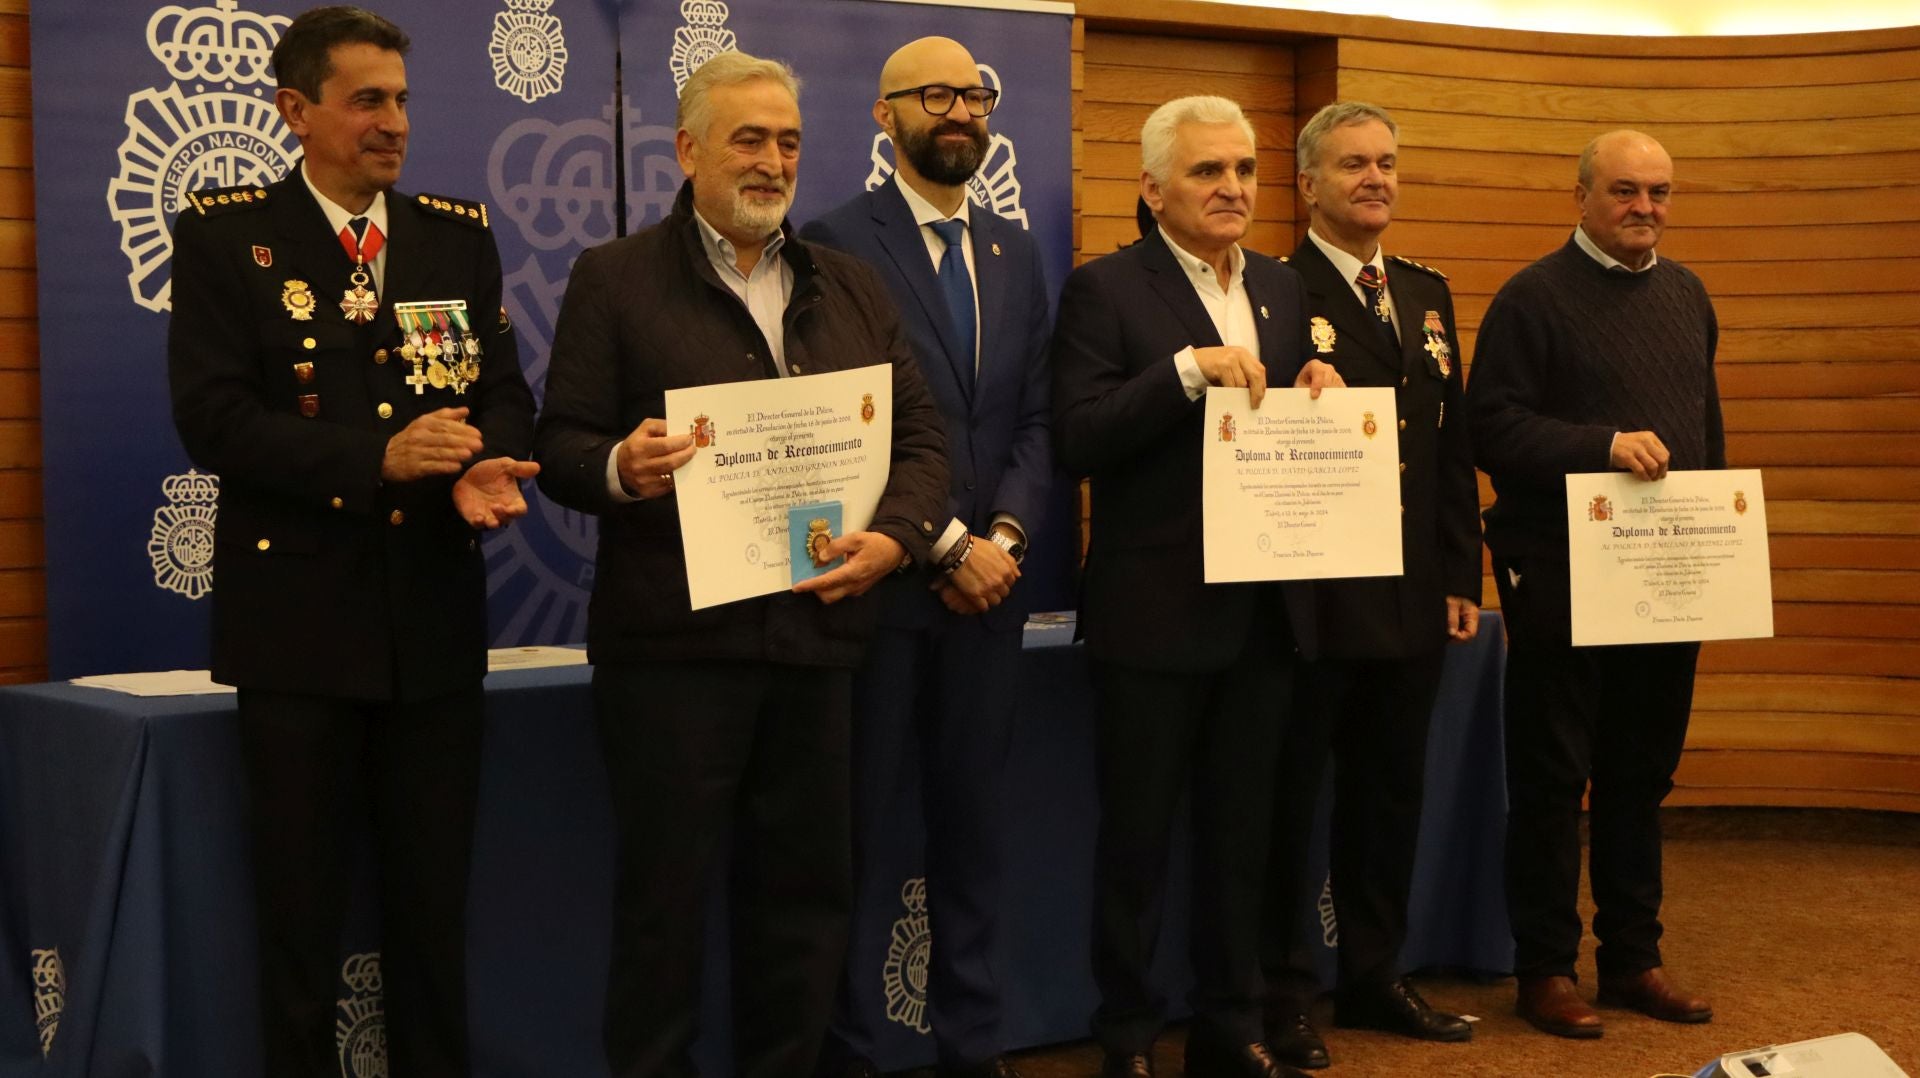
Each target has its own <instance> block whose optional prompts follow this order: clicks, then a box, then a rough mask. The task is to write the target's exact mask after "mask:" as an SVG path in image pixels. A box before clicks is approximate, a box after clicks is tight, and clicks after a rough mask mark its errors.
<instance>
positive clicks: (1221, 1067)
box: [1187, 1034, 1303, 1078]
mask: <svg viewBox="0 0 1920 1078" xmlns="http://www.w3.org/2000/svg"><path fill="white" fill-rule="evenodd" d="M1187 1078H1303V1076H1302V1075H1301V1073H1300V1072H1299V1071H1297V1070H1294V1069H1293V1068H1292V1067H1289V1066H1287V1065H1286V1064H1285V1063H1282V1062H1280V1061H1278V1060H1276V1059H1274V1058H1273V1053H1271V1052H1269V1051H1267V1046H1266V1045H1264V1044H1261V1043H1260V1042H1259V1041H1255V1042H1253V1043H1252V1044H1240V1045H1219V1044H1214V1043H1213V1042H1212V1041H1211V1040H1210V1039H1209V1038H1206V1037H1195V1036H1192V1035H1191V1034H1189V1035H1188V1037H1187Z"/></svg>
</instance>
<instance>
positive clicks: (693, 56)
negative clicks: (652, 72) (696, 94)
mask: <svg viewBox="0 0 1920 1078" xmlns="http://www.w3.org/2000/svg"><path fill="white" fill-rule="evenodd" d="M727 14H728V12H727V5H725V4H723V3H721V2H720V0H680V17H681V18H683V19H685V20H687V24H686V25H685V26H682V27H680V28H679V29H677V30H675V31H674V32H673V53H672V55H670V56H669V57H668V58H667V68H668V69H669V70H670V71H672V72H673V92H674V93H676V94H677V93H679V92H680V91H681V90H684V89H686V88H687V78H688V77H689V76H691V75H692V74H693V73H694V72H696V71H698V70H700V65H701V64H704V63H706V62H707V61H708V60H711V59H713V58H714V57H716V56H718V55H720V54H721V53H723V52H732V51H733V50H734V49H736V48H738V47H739V43H738V39H737V38H736V37H735V36H734V33H733V31H732V30H729V29H727Z"/></svg>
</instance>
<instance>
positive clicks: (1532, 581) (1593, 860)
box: [1494, 559, 1700, 977]
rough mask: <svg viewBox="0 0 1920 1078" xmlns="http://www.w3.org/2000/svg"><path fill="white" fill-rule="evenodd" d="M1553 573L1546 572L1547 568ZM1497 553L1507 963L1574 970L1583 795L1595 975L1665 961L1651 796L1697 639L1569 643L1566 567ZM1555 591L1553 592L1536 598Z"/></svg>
mask: <svg viewBox="0 0 1920 1078" xmlns="http://www.w3.org/2000/svg"><path fill="white" fill-rule="evenodd" d="M1556 568H1557V569H1558V572H1555V569H1556ZM1514 569H1515V565H1514V564H1513V563H1509V562H1503V561H1501V560H1499V559H1496V560H1495V562H1494V576H1495V579H1496V581H1497V583H1498V586H1499V589H1500V602H1501V606H1502V609H1503V610H1504V611H1505V614H1506V619H1507V625H1508V638H1509V645H1508V652H1507V673H1506V723H1507V729H1506V741H1507V806H1508V807H1507V907H1508V913H1509V915H1510V916H1511V918H1512V920H1513V938H1514V972H1515V973H1517V974H1519V975H1520V976H1567V977H1571V976H1573V970H1574V961H1575V959H1576V958H1577V957H1578V955H1579V951H1580V933H1581V924H1580V913H1579V907H1578V902H1579V893H1580V797H1581V794H1582V793H1586V794H1587V796H1588V804H1589V807H1590V810H1591V811H1590V813H1589V819H1588V838H1589V842H1590V844H1591V846H1590V850H1589V853H1588V859H1589V860H1588V871H1589V874H1590V877H1591V879H1590V886H1591V887H1592V889H1593V902H1594V907H1595V913H1594V918H1593V934H1594V936H1595V937H1597V938H1598V939H1599V941H1600V946H1599V949H1598V950H1597V951H1596V952H1595V954H1594V958H1595V961H1596V963H1597V964H1598V966H1599V969H1600V972H1601V974H1602V975H1624V974H1630V973H1637V972H1639V971H1640V970H1643V969H1649V968H1652V967H1654V966H1658V965H1660V964H1661V960H1660V934H1661V926H1660V900H1661V894H1662V892H1661V883H1660V802H1661V801H1662V800H1664V799H1665V798H1666V796H1667V793H1668V792H1669V791H1671V790H1672V789H1673V772H1674V769H1675V768H1676V767H1678V766H1679V764H1680V750H1681V748H1682V747H1683V746H1684V744H1685V742H1686V738H1687V719H1688V716H1689V714H1690V713H1691V712H1692V709H1693V674H1694V663H1695V660H1697V659H1698V658H1699V654H1700V645H1698V644H1645V645H1633V646H1614V647H1579V648H1576V647H1572V646H1570V645H1568V644H1567V643H1566V642H1565V636H1564V633H1565V629H1564V627H1560V628H1559V629H1558V631H1557V632H1556V631H1555V629H1556V625H1555V623H1554V622H1552V621H1551V620H1550V619H1551V616H1552V614H1553V612H1554V609H1555V604H1556V603H1558V604H1560V605H1561V606H1564V604H1565V602H1566V599H1565V588H1566V579H1567V578H1566V572H1565V568H1564V564H1562V565H1560V566H1540V565H1532V566H1529V567H1526V568H1523V569H1522V571H1521V584H1520V585H1518V586H1516V585H1514V584H1513V582H1512V576H1511V575H1510V573H1511V571H1512V570H1514ZM1550 589H1558V594H1543V593H1544V592H1548V591H1549V590H1550Z"/></svg>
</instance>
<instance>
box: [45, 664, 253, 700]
mask: <svg viewBox="0 0 1920 1078" xmlns="http://www.w3.org/2000/svg"><path fill="white" fill-rule="evenodd" d="M73 684H75V685H80V686H84V687H86V688H90V689H111V690H112V691H114V692H122V693H126V694H127V695H128V696H204V695H210V694H213V693H226V692H233V691H234V688H233V686H231V685H222V684H220V683H219V682H217V681H215V680H213V672H212V671H210V670H152V671H146V672H143V673H137V674H93V675H90V676H88V677H77V678H74V679H73Z"/></svg>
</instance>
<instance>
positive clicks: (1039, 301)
mask: <svg viewBox="0 0 1920 1078" xmlns="http://www.w3.org/2000/svg"><path fill="white" fill-rule="evenodd" d="M967 221H968V227H967V238H968V242H969V243H970V244H971V245H972V248H973V265H974V281H975V288H976V289H977V292H978V297H979V298H978V310H979V312H980V334H979V342H980V343H979V349H978V351H979V365H978V370H977V372H976V370H975V363H974V355H973V353H972V352H971V351H969V352H966V353H965V354H962V351H961V343H960V338H959V335H958V333H957V331H956V330H955V328H954V325H953V317H952V315H951V314H949V313H948V309H947V301H946V298H945V295H944V293H942V291H941V287H940V278H939V276H938V275H937V274H936V273H935V272H934V267H933V263H932V261H931V260H929V259H928V258H927V247H926V241H925V240H923V239H922V238H921V232H920V225H919V223H918V222H916V221H915V220H914V218H913V210H912V209H911V208H909V207H908V205H907V200H906V198H905V197H904V196H902V195H901V194H900V179H899V177H898V176H894V177H892V178H890V179H888V180H887V182H886V183H884V184H882V185H881V186H880V187H878V188H876V189H874V190H872V191H866V192H863V193H861V194H859V195H856V196H854V198H853V199H851V200H850V201H848V202H846V203H844V204H843V205H841V206H840V207H839V208H837V209H835V210H833V211H832V212H830V213H828V214H826V215H824V216H822V217H819V218H816V219H815V220H813V221H810V222H808V223H807V225H806V226H805V227H804V228H802V229H801V230H800V235H801V236H802V237H804V238H806V239H808V240H812V241H816V242H819V243H824V244H826V245H827V246H829V247H837V248H839V249H840V250H843V251H846V252H848V253H849V254H854V255H858V256H859V257H860V258H862V259H864V260H866V261H867V262H868V263H870V264H872V265H873V266H874V267H876V268H877V269H879V270H881V274H880V276H881V277H882V278H883V279H884V280H885V281H886V283H887V287H888V289H889V290H890V291H891V292H892V294H893V299H894V302H895V303H896V304H898V306H899V310H900V322H901V325H902V326H904V327H905V329H906V332H907V341H908V343H909V344H911V345H912V347H913V354H914V355H915V356H916V357H918V358H919V359H920V360H921V364H920V373H921V375H922V376H924V377H925V378H926V380H927V388H928V389H929V390H930V391H931V392H932V393H933V398H934V401H935V403H936V404H938V405H939V408H940V414H941V415H942V416H944V417H946V433H947V464H948V468H949V470H950V472H951V478H950V479H949V482H948V486H947V507H946V515H945V516H943V517H942V518H940V519H938V520H935V521H934V525H935V527H936V528H938V529H941V530H945V528H946V526H947V521H949V520H952V519H956V518H957V519H959V520H961V521H964V522H965V523H966V525H967V527H968V529H969V530H970V531H972V532H973V534H975V535H985V534H987V530H988V528H989V527H990V526H991V525H992V522H993V516H994V514H996V513H1007V514H1009V515H1011V516H1013V517H1014V518H1015V519H1017V520H1019V521H1021V522H1022V524H1023V525H1024V526H1026V527H1029V528H1033V527H1038V526H1039V524H1040V522H1041V520H1042V519H1044V518H1045V517H1046V516H1047V513H1048V506H1047V504H1046V501H1047V497H1048V493H1049V491H1050V490H1051V487H1052V480H1053V445H1052V440H1051V437H1050V435H1049V433H1048V424H1049V421H1050V419H1051V416H1050V414H1049V406H1048V398H1047V394H1048V391H1049V390H1050V388H1051V385H1050V383H1051V375H1050V373H1049V370H1050V368H1049V367H1048V365H1047V344H1048V340H1047V338H1048V332H1049V328H1050V327H1049V319H1048V310H1047V297H1048V292H1047V278H1046V271H1045V269H1043V268H1042V266H1041V264H1040V248H1039V245H1038V244H1036V243H1034V242H1033V238H1032V237H1031V236H1029V235H1027V232H1026V230H1025V229H1023V228H1021V227H1020V226H1019V225H1016V224H1014V223H1013V222H1012V221H1009V220H1007V219H1006V218H1004V217H1001V216H1000V215H998V214H996V213H994V212H992V211H991V210H988V209H986V208H984V207H981V206H978V205H976V206H973V207H971V208H970V209H969V210H968V213H967ZM1029 538H1031V537H1029ZM881 587H882V588H883V589H884V592H883V600H882V601H883V604H884V605H883V607H882V611H881V619H882V621H883V622H885V623H886V624H890V625H901V626H906V627H925V626H929V625H932V624H935V623H938V622H939V621H941V620H942V619H944V618H945V617H948V616H951V615H949V613H948V611H947V609H946V607H945V606H944V605H942V604H941V602H940V599H939V596H938V595H936V594H935V593H934V592H932V591H929V590H928V589H927V583H926V578H925V577H924V576H920V575H916V576H912V577H908V576H902V577H900V578H898V579H894V580H888V581H885V582H883V583H882V584H881ZM1027 610H1028V601H1027V589H1025V588H1023V587H1021V586H1020V584H1019V583H1018V582H1017V581H1016V582H1015V584H1014V586H1013V590H1012V591H1011V592H1009V593H1008V595H1007V598H1006V600H1005V601H1004V602H1002V603H1000V605H998V606H996V607H994V608H993V609H992V610H989V611H987V612H986V613H984V614H981V615H978V616H979V617H981V618H982V619H984V620H985V621H986V623H987V624H988V625H989V626H991V627H993V628H999V629H1012V628H1017V627H1019V626H1020V625H1021V624H1023V623H1024V622H1025V621H1026V617H1027Z"/></svg>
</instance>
